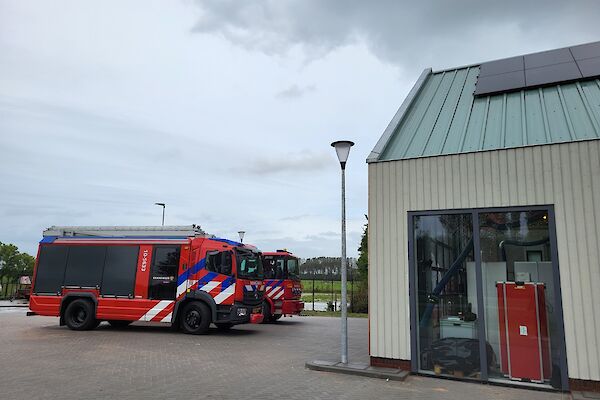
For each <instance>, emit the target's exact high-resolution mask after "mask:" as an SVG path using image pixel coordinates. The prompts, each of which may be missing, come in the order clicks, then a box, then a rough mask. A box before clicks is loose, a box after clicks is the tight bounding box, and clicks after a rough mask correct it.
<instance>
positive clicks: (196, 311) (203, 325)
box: [179, 301, 211, 335]
mask: <svg viewBox="0 0 600 400" xmlns="http://www.w3.org/2000/svg"><path fill="white" fill-rule="evenodd" d="M210 323H211V315H210V309H209V308H208V306H207V305H206V304H204V303H202V302H200V301H192V302H191V303H188V304H186V306H185V307H184V309H183V312H182V313H181V318H180V320H179V326H180V327H181V330H182V331H183V332H184V333H189V334H192V335H204V334H205V333H207V332H208V327H209V326H210Z"/></svg>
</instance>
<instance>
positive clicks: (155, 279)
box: [149, 246, 181, 300]
mask: <svg viewBox="0 0 600 400" xmlns="http://www.w3.org/2000/svg"><path fill="white" fill-rule="evenodd" d="M180 255H181V246H154V255H153V257H152V267H151V269H150V293H149V294H150V296H149V297H150V298H151V299H154V300H174V299H175V292H176V290H177V271H178V269H179V258H180Z"/></svg>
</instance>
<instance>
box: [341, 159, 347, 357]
mask: <svg viewBox="0 0 600 400" xmlns="http://www.w3.org/2000/svg"><path fill="white" fill-rule="evenodd" d="M345 167H346V165H345V163H344V165H342V363H343V364H347V363H348V303H347V301H346V300H347V292H346V283H347V282H346V281H347V277H346V171H345Z"/></svg>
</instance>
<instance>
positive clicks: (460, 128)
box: [367, 65, 600, 162]
mask: <svg viewBox="0 0 600 400" xmlns="http://www.w3.org/2000/svg"><path fill="white" fill-rule="evenodd" d="M479 70H480V66H479V65H475V66H468V67H461V68H457V69H451V70H445V71H440V72H431V69H426V70H425V71H423V73H422V74H421V77H420V78H419V80H418V81H417V83H416V84H415V87H413V89H412V90H411V92H410V93H409V95H408V97H407V98H406V100H405V101H404V103H403V104H402V106H401V107H400V109H399V110H398V112H397V113H396V115H395V116H394V118H393V119H392V121H391V122H390V124H389V126H388V127H387V129H386V130H385V132H384V134H383V136H382V137H381V139H380V140H379V142H378V143H377V145H376V146H375V148H374V149H373V151H372V152H371V154H370V155H369V158H368V159H367V162H377V161H389V160H402V159H408V158H417V157H429V156H436V155H445V154H459V153H467V152H473V151H485V150H497V149H505V148H513V147H524V146H530V145H540V144H550V143H562V142H572V141H578V140H588V139H599V138H600V80H599V79H592V80H583V79H582V80H579V81H576V82H572V83H566V84H555V85H552V86H546V87H543V88H536V89H524V90H520V91H516V92H510V93H500V94H494V95H490V96H477V97H476V96H474V95H473V92H474V91H475V84H476V82H477V77H478V75H479Z"/></svg>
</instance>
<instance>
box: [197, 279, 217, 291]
mask: <svg viewBox="0 0 600 400" xmlns="http://www.w3.org/2000/svg"><path fill="white" fill-rule="evenodd" d="M219 284H221V282H219V281H210V282H207V283H206V284H205V285H204V286H202V287H201V288H200V290H204V291H205V292H210V291H211V290H213V289H214V288H216V287H217V286H219Z"/></svg>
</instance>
